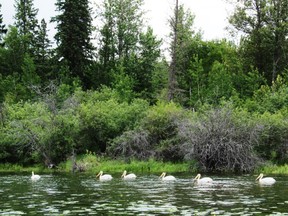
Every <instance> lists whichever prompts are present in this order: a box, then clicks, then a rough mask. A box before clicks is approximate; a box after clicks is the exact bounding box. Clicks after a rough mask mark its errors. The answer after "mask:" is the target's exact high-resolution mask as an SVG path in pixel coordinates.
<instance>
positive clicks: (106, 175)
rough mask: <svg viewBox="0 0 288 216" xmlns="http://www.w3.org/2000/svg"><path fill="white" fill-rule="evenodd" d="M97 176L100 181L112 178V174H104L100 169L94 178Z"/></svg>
mask: <svg viewBox="0 0 288 216" xmlns="http://www.w3.org/2000/svg"><path fill="white" fill-rule="evenodd" d="M98 177H99V180H100V181H110V180H112V176H111V175H109V174H104V175H103V171H100V172H99V173H98V174H97V175H96V178H98Z"/></svg>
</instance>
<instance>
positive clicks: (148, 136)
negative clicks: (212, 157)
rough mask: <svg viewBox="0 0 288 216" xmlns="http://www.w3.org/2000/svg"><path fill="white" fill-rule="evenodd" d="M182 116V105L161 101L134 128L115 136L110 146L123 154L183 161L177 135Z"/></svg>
mask: <svg viewBox="0 0 288 216" xmlns="http://www.w3.org/2000/svg"><path fill="white" fill-rule="evenodd" d="M182 118H184V115H183V110H182V108H181V107H179V106H177V105H176V104H174V103H172V102H171V103H158V104H157V105H155V106H152V107H150V108H149V110H147V112H145V116H143V118H142V119H141V120H140V121H139V124H138V126H137V127H136V128H135V129H133V130H130V131H127V132H125V133H123V134H122V135H121V136H119V137H117V138H115V139H114V140H113V142H112V143H111V145H110V146H109V149H108V150H109V152H110V154H112V155H116V156H120V157H124V158H137V159H140V160H147V159H149V158H155V159H157V160H164V161H173V162H176V161H182V159H183V158H182V156H181V154H180V153H179V152H178V151H177V150H178V147H179V146H178V138H177V136H176V135H177V125H176V122H177V121H180V120H181V119H182Z"/></svg>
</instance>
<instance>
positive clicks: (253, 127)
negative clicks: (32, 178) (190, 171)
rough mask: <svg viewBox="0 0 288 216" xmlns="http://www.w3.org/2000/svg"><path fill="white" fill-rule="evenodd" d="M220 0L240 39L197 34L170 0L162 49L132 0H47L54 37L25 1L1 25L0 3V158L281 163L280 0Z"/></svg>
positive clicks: (284, 41) (213, 167)
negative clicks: (93, 0)
mask: <svg viewBox="0 0 288 216" xmlns="http://www.w3.org/2000/svg"><path fill="white" fill-rule="evenodd" d="M231 2H232V4H234V8H235V10H234V12H233V13H232V15H231V16H230V17H228V19H229V23H230V30H231V34H234V35H235V37H236V35H241V39H240V42H239V44H235V43H233V42H231V41H228V40H227V39H222V40H206V41H205V40H203V39H202V33H201V32H198V31H196V30H195V29H194V19H195V16H194V15H193V14H192V13H191V11H189V10H186V9H185V8H184V6H183V5H181V4H179V2H178V0H175V5H174V11H173V13H172V14H171V16H170V19H169V20H168V22H169V28H170V45H169V58H167V56H164V54H163V53H162V52H161V49H160V46H161V43H162V41H161V40H159V39H157V37H156V36H155V34H154V33H153V29H152V28H151V27H149V26H145V25H143V20H144V19H145V13H144V11H143V9H142V6H143V0H103V2H102V4H101V6H99V8H98V9H97V10H96V11H92V8H91V4H90V2H89V1H88V0H81V1H80V0H57V2H56V8H57V15H56V16H55V17H53V18H52V20H51V22H54V23H56V30H57V32H56V34H55V41H56V46H55V47H52V46H51V41H50V40H49V37H48V29H47V21H46V20H44V19H43V20H41V21H39V20H37V18H36V17H37V12H38V9H37V8H35V7H34V4H33V0H15V6H16V14H15V23H14V24H13V25H9V26H6V25H5V23H3V18H2V14H1V5H0V44H1V46H0V128H1V130H0V162H1V163H2V164H7V163H9V164H19V165H23V166H29V165H33V164H39V163H40V164H43V165H45V166H49V165H51V164H54V165H56V166H57V165H59V164H61V163H62V162H64V161H66V160H68V159H69V158H71V157H72V158H75V155H83V154H84V155H94V156H95V157H105V158H110V159H119V160H120V159H121V160H124V161H126V162H127V163H129V161H131V160H140V161H148V160H151V159H152V160H155V161H161V162H173V163H179V162H180V163H182V162H188V163H190V164H191V165H193V166H196V167H197V169H199V170H202V171H217V172H239V171H240V172H250V171H253V170H255V169H256V168H257V167H259V166H261V165H263V164H266V163H273V164H286V163H287V161H288V154H287V151H288V119H287V117H288V107H287V103H288V94H287V93H288V86H287V80H288V76H287V75H288V61H287V60H288V59H287V58H288V55H287V54H288V22H287V20H288V0H245V1H244V0H243V1H242V0H240V1H239V0H238V1H236V0H235V1H231ZM92 14H93V15H92ZM95 17H97V18H100V20H101V24H99V26H95V25H93V19H94V18H95ZM92 41H94V42H95V41H97V43H96V44H97V45H95V43H92Z"/></svg>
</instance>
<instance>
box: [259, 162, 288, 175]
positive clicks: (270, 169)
mask: <svg viewBox="0 0 288 216" xmlns="http://www.w3.org/2000/svg"><path fill="white" fill-rule="evenodd" d="M257 172H258V173H265V174H283V175H287V174H288V164H285V165H281V166H277V165H266V166H263V167H259V169H257Z"/></svg>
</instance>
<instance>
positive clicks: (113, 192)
mask: <svg viewBox="0 0 288 216" xmlns="http://www.w3.org/2000/svg"><path fill="white" fill-rule="evenodd" d="M113 176H114V179H113V180H112V181H109V182H99V180H96V178H95V175H87V174H75V175H73V174H48V175H47V174H45V175H44V174H43V175H41V179H40V180H39V181H36V182H33V181H31V179H30V174H3V173H0V214H1V215H116V214H118V215H145V216H146V215H288V190H287V188H288V176H273V177H274V178H275V179H276V180H277V182H276V184H275V185H273V186H266V187H263V186H259V185H258V184H257V183H256V182H255V178H256V176H252V175H241V176H231V177H229V176H210V177H212V178H213V179H214V183H213V185H212V186H206V187H203V186H202V187H200V186H195V185H193V182H192V181H191V179H192V177H194V176H195V174H189V175H188V174H175V175H174V176H175V177H176V178H177V181H175V182H173V183H172V182H170V183H165V182H162V181H160V180H158V176H156V175H143V176H140V175H139V177H138V178H137V179H136V180H134V181H123V180H121V179H120V176H121V174H114V175H113Z"/></svg>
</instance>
